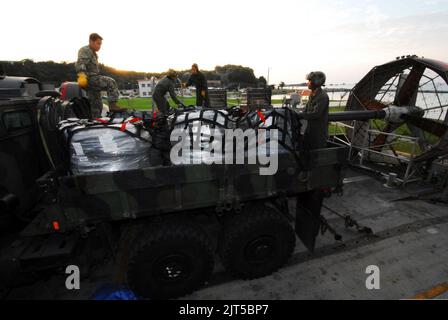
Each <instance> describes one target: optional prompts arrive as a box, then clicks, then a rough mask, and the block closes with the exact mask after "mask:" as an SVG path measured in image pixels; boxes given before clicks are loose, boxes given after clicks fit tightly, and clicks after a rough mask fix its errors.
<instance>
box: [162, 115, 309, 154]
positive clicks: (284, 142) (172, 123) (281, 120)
mask: <svg viewBox="0 0 448 320" xmlns="http://www.w3.org/2000/svg"><path fill="white" fill-rule="evenodd" d="M238 111H239V110H237V108H231V109H228V110H214V109H201V110H194V111H188V112H176V113H174V114H173V115H171V116H170V117H169V118H168V122H169V127H170V130H174V129H184V130H187V131H188V134H190V136H191V137H192V136H193V135H194V134H195V130H197V129H196V128H200V130H201V143H210V136H209V135H208V131H209V129H218V130H220V131H221V133H224V130H225V129H234V130H235V129H241V130H243V132H244V130H247V129H254V130H255V133H256V138H257V146H258V144H259V141H260V138H263V139H261V140H262V141H263V143H269V142H270V140H271V139H272V137H271V134H270V133H271V130H273V129H276V130H277V132H278V136H277V137H276V140H277V141H278V144H279V146H281V148H279V152H281V151H280V149H286V150H288V151H294V150H297V145H296V144H297V141H299V139H298V136H299V132H300V130H299V129H300V122H299V121H297V119H296V117H295V116H294V114H293V113H292V111H290V110H289V109H286V108H271V109H268V110H263V111H262V110H253V111H249V112H247V113H244V114H241V113H240V112H238ZM203 128H206V129H205V130H203ZM258 129H263V131H262V132H265V136H264V137H259V131H258ZM247 147H248V145H247V141H245V148H246V149H247ZM222 150H224V149H222Z"/></svg>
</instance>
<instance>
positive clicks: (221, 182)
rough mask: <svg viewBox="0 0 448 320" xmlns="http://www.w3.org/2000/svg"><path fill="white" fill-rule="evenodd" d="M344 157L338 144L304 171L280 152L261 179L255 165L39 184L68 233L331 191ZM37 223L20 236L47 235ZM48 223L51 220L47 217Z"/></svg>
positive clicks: (50, 179) (49, 179)
mask: <svg viewBox="0 0 448 320" xmlns="http://www.w3.org/2000/svg"><path fill="white" fill-rule="evenodd" d="M347 152H348V149H347V148H346V147H344V146H339V145H329V147H328V148H325V149H319V150H314V151H312V152H310V161H309V163H310V165H309V166H307V169H303V167H302V166H301V165H300V164H299V163H298V162H297V160H296V159H295V157H294V155H293V154H292V153H291V152H284V153H279V154H278V171H277V172H276V173H275V174H274V175H266V176H263V175H260V174H259V169H260V166H259V165H247V164H245V165H205V164H198V165H181V166H168V167H151V168H147V169H142V170H129V171H118V172H107V173H99V174H89V175H77V176H74V175H71V176H59V177H55V176H54V175H52V174H51V173H50V174H47V175H46V176H45V177H44V178H42V179H41V181H40V182H39V183H40V185H41V186H43V187H44V188H46V189H47V190H55V194H54V196H55V200H56V206H55V205H52V206H51V209H50V211H51V212H52V213H51V214H54V213H55V212H57V213H62V214H58V220H59V221H60V222H61V224H63V225H64V228H67V229H70V228H73V227H76V226H78V225H79V224H80V223H83V224H88V223H95V222H96V221H113V220H115V221H116V220H124V219H135V218H139V217H145V216H150V215H155V214H163V213H168V212H179V211H186V210H194V209H201V208H207V207H214V208H218V209H219V208H223V209H224V208H232V207H238V206H239V204H240V203H243V202H247V201H253V200H257V199H266V198H272V197H276V196H291V195H294V194H298V193H301V192H305V191H309V190H313V189H316V188H319V187H335V186H337V185H339V184H341V181H342V179H343V173H342V168H343V167H344V165H345V164H346V159H347ZM298 156H299V157H300V155H298ZM47 211H48V210H47ZM38 219H41V221H36V222H35V223H34V224H32V225H30V227H29V228H27V229H28V230H25V231H24V234H26V233H31V234H32V233H36V232H37V233H40V232H43V233H45V230H46V229H48V230H51V225H49V224H48V223H45V221H42V219H43V218H42V216H41V217H40V218H39V217H38ZM38 219H37V220H38ZM47 220H50V221H51V217H49V218H48V219H47ZM36 228H37V229H39V228H40V229H41V230H40V232H38V231H37V229H36Z"/></svg>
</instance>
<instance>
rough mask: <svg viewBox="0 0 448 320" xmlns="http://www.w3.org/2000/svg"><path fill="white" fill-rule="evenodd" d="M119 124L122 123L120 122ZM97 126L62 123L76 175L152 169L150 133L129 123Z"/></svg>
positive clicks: (94, 124)
mask: <svg viewBox="0 0 448 320" xmlns="http://www.w3.org/2000/svg"><path fill="white" fill-rule="evenodd" d="M117 122H118V121H117ZM123 123H124V122H122V123H112V124H107V123H104V124H103V123H95V122H87V121H85V120H67V121H62V122H61V123H60V125H59V129H60V130H61V132H62V133H63V135H64V137H65V140H66V142H67V143H68V146H69V152H70V168H71V170H72V172H73V174H86V173H93V172H110V171H123V170H132V169H141V168H146V167H149V166H150V161H149V160H150V159H149V155H150V152H149V151H150V148H151V143H150V141H149V139H150V136H149V133H148V131H146V130H144V129H143V128H141V127H138V126H136V125H134V124H133V123H130V122H129V121H127V123H126V124H125V125H123Z"/></svg>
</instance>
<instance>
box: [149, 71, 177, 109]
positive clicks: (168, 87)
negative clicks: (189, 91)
mask: <svg viewBox="0 0 448 320" xmlns="http://www.w3.org/2000/svg"><path fill="white" fill-rule="evenodd" d="M167 92H169V94H170V96H171V99H173V101H174V102H175V103H176V104H180V101H179V99H177V96H176V93H175V92H174V80H173V79H170V78H168V77H164V78H162V80H160V81H159V82H158V83H157V85H156V87H155V88H154V93H153V97H154V96H159V97H164V96H165V95H166V94H167Z"/></svg>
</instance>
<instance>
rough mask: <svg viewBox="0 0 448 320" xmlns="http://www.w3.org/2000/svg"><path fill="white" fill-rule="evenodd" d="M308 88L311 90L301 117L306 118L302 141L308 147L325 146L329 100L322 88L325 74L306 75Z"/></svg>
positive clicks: (318, 72) (316, 72) (319, 72)
mask: <svg viewBox="0 0 448 320" xmlns="http://www.w3.org/2000/svg"><path fill="white" fill-rule="evenodd" d="M306 79H307V80H308V88H309V89H310V90H311V91H312V92H311V95H310V98H309V100H308V103H307V104H306V107H305V111H304V112H303V113H302V119H305V120H308V125H307V128H306V131H305V134H304V141H305V144H306V146H307V147H308V149H310V150H312V149H319V148H325V147H326V145H327V139H328V109H329V104H330V100H329V98H328V95H327V93H326V92H325V91H324V90H323V89H322V86H324V85H325V80H326V76H325V74H324V73H323V72H321V71H314V72H311V73H310V74H308V75H307V77H306Z"/></svg>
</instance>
